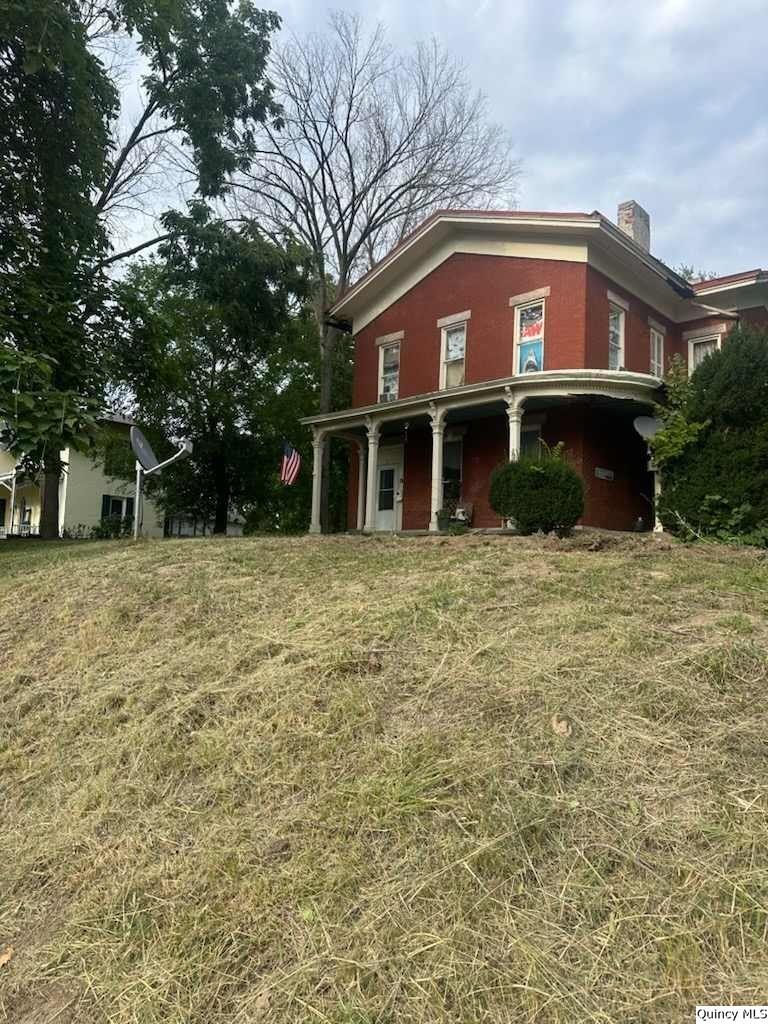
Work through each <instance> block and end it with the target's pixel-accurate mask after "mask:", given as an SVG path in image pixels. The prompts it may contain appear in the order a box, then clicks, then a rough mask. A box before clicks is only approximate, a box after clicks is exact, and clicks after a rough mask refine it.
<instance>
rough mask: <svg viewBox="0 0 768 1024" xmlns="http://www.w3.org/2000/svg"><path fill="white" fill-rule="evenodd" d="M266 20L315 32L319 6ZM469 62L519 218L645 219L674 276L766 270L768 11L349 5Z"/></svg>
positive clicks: (566, 0)
mask: <svg viewBox="0 0 768 1024" xmlns="http://www.w3.org/2000/svg"><path fill="white" fill-rule="evenodd" d="M260 6H265V7H266V6H271V7H272V8H274V9H275V10H277V11H278V13H279V14H280V15H281V16H282V18H283V24H284V29H285V30H289V31H295V32H298V33H303V32H304V31H306V30H307V29H310V28H321V27H322V25H323V22H324V21H325V18H326V12H327V7H326V6H325V5H323V4H319V3H318V2H317V0H279V2H273V3H271V4H269V3H268V2H266V0H261V3H260ZM334 6H338V7H341V6H343V7H345V8H347V9H351V10H357V11H359V12H360V13H361V14H363V15H364V16H365V18H366V19H368V20H370V21H374V20H376V19H378V20H381V21H383V22H384V23H385V24H386V25H387V26H388V27H389V29H390V31H391V34H392V36H393V39H394V40H395V41H396V42H397V43H398V45H401V46H404V47H407V46H409V45H412V43H413V41H414V40H416V39H424V38H428V37H430V36H432V35H435V36H437V38H438V39H439V40H440V41H441V42H442V43H443V45H444V46H445V47H447V48H448V49H449V50H450V51H451V52H452V53H454V54H456V55H459V56H461V57H462V58H463V60H464V62H465V63H466V65H467V68H468V71H469V74H470V78H471V79H472V81H473V82H474V83H475V84H476V85H477V86H478V87H479V88H481V89H482V90H483V91H484V92H485V93H486V94H487V96H488V99H489V102H490V106H491V109H492V112H493V116H494V119H495V120H497V121H498V122H500V123H501V124H503V125H504V126H505V127H506V128H507V129H508V130H509V131H510V133H511V135H512V137H513V139H514V141H515V144H516V151H517V155H518V156H519V157H520V159H521V160H522V161H523V174H522V179H521V188H520V196H519V202H518V205H519V207H520V208H521V209H530V210H583V211H591V210H594V209H598V210H600V211H601V212H602V213H604V214H606V215H607V216H609V217H611V218H614V219H615V215H616V206H617V204H618V203H619V202H620V201H621V200H623V199H636V200H637V201H638V202H639V203H640V204H641V205H643V206H644V207H645V208H646V209H647V210H648V212H649V213H650V215H651V231H652V249H653V252H654V254H655V255H657V256H659V257H660V258H661V259H664V260H665V261H666V262H668V263H671V264H678V263H681V262H685V263H692V264H695V266H696V267H697V268H702V269H704V270H712V271H717V272H719V273H723V274H725V273H729V272H732V271H735V270H745V269H750V268H752V267H759V266H762V267H764V268H765V267H768V231H766V227H767V225H768V49H767V46H768V43H767V40H768V0H729V2H726V0H635V2H628V0H619V2H617V0H417V2H416V0H378V2H376V0H347V3H345V4H336V5H334Z"/></svg>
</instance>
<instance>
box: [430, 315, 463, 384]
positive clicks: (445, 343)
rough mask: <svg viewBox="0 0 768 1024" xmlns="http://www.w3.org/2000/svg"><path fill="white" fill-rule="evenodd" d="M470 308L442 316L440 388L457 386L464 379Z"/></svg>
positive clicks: (438, 323)
mask: <svg viewBox="0 0 768 1024" xmlns="http://www.w3.org/2000/svg"><path fill="white" fill-rule="evenodd" d="M470 316H471V312H470V310H466V311H465V312H463V313H455V314H454V315H453V316H446V317H443V318H442V319H441V320H438V321H437V326H438V327H439V328H440V388H441V389H443V388H457V387H460V386H461V385H462V384H463V383H464V381H465V379H466V378H465V373H464V367H465V358H466V352H467V321H468V320H469V318H470Z"/></svg>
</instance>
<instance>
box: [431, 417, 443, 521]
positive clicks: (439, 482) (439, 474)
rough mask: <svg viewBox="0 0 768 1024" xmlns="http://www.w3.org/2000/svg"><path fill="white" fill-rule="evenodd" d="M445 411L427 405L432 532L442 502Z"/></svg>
mask: <svg viewBox="0 0 768 1024" xmlns="http://www.w3.org/2000/svg"><path fill="white" fill-rule="evenodd" d="M445 412H446V411H445V409H442V408H439V407H438V406H436V405H435V404H434V402H433V403H432V404H431V405H430V407H429V418H430V420H431V422H432V490H431V501H430V510H431V512H430V519H429V529H430V531H431V532H432V533H435V532H436V531H437V513H438V511H439V510H440V508H441V507H442V503H443V430H444V425H445Z"/></svg>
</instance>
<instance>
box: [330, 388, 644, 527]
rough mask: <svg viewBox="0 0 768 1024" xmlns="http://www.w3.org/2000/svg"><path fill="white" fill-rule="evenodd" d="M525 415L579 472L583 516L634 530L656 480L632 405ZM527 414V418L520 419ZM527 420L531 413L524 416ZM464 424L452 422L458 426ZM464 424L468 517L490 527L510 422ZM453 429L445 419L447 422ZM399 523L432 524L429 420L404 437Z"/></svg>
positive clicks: (352, 511)
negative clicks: (536, 418)
mask: <svg viewBox="0 0 768 1024" xmlns="http://www.w3.org/2000/svg"><path fill="white" fill-rule="evenodd" d="M530 415H540V416H543V423H542V427H541V436H542V438H543V440H544V441H545V442H546V443H547V444H548V445H550V446H554V445H556V444H558V443H559V442H561V441H562V442H563V443H564V445H565V452H566V457H567V458H568V460H569V462H570V463H571V465H572V466H573V467H574V468H575V469H576V470H577V472H579V473H580V474H581V476H582V478H583V480H584V486H585V507H584V517H583V520H582V522H583V523H584V524H585V525H587V526H600V527H604V528H606V529H613V530H631V529H632V528H633V526H634V524H635V522H636V520H637V519H638V517H642V518H643V519H644V520H645V522H646V524H648V525H650V522H651V514H652V513H651V505H650V503H649V501H648V500H646V499H644V498H643V495H646V497H647V498H648V499H650V498H651V496H652V492H653V481H652V477H651V475H650V474H649V473H648V472H647V468H646V452H645V445H644V443H643V441H642V439H641V438H640V437H639V436H638V435H637V433H636V432H635V430H634V427H633V426H632V419H633V418H634V415H635V413H634V412H626V413H625V412H621V413H617V412H612V411H610V410H606V409H595V408H592V407H590V406H589V405H588V404H586V403H580V404H573V405H567V406H565V405H563V406H551V407H550V408H548V409H545V410H540V411H537V412H536V413H532V414H530ZM524 422H525V420H524ZM528 422H530V419H529V421H528ZM459 426H462V425H461V424H456V427H459ZM463 426H464V428H465V431H466V432H465V434H464V446H463V466H462V475H463V483H462V499H463V501H465V502H468V503H469V502H471V503H472V505H473V506H474V520H473V525H474V526H476V527H480V528H485V529H487V528H493V527H497V526H499V525H501V524H500V521H499V517H498V516H497V515H496V513H495V512H494V511H493V509H492V508H491V506H490V504H489V501H488V491H489V483H490V477H491V473H492V472H493V470H494V469H495V468H496V466H498V465H499V464H500V463H502V462H504V461H505V459H506V458H507V446H508V443H509V426H508V422H507V418H506V416H504V415H498V416H489V417H486V418H484V419H477V420H471V421H469V422H468V423H466V424H464V425H463ZM447 429H448V430H450V427H448V428H447ZM404 450H405V472H404V502H403V529H404V530H426V529H427V528H428V527H429V516H430V494H431V467H432V434H431V431H430V430H429V428H428V427H426V426H421V425H417V426H414V427H411V429H410V431H409V434H408V441H407V444H406V445H405V449H404ZM598 467H599V468H600V469H603V470H610V471H612V473H613V479H612V480H605V479H600V478H599V477H597V476H595V469H596V468H598ZM349 490H350V497H349V522H350V523H352V524H354V522H355V515H356V510H357V457H356V455H353V456H352V460H351V466H350V480H349Z"/></svg>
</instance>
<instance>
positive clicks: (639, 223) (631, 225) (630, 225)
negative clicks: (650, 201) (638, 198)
mask: <svg viewBox="0 0 768 1024" xmlns="http://www.w3.org/2000/svg"><path fill="white" fill-rule="evenodd" d="M616 223H617V224H618V225H619V227H620V228H621V230H622V231H623V232H624V234H625V235H629V237H630V238H631V239H632V240H633V241H635V242H637V244H638V245H639V246H640V248H641V249H645V251H646V252H650V249H651V218H650V217H649V216H648V213H647V212H646V211H645V210H644V209H643V208H642V206H641V205H640V203H636V202H635V200H634V199H628V200H627V202H626V203H619V212H618V216H617V217H616Z"/></svg>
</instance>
